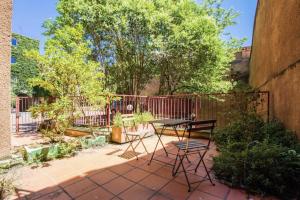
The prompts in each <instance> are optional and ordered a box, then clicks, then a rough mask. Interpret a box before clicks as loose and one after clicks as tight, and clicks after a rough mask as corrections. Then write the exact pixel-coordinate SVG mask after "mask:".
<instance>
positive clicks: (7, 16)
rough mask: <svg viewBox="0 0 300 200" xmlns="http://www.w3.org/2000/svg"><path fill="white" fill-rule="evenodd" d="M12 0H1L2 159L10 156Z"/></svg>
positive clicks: (0, 116)
mask: <svg viewBox="0 0 300 200" xmlns="http://www.w3.org/2000/svg"><path fill="white" fill-rule="evenodd" d="M11 18H12V0H1V1H0V97H1V98H0V159H3V158H6V157H9V155H10V147H11V143H10V141H11V131H10V128H11V127H10V126H11V123H10V110H11V109H10V102H11V98H10V79H11V76H10V70H11V68H10V62H11Z"/></svg>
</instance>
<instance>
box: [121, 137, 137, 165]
mask: <svg viewBox="0 0 300 200" xmlns="http://www.w3.org/2000/svg"><path fill="white" fill-rule="evenodd" d="M126 139H127V140H128V141H129V146H128V147H127V149H126V150H125V151H124V153H123V155H124V154H125V153H126V152H127V151H128V150H129V148H130V147H131V148H132V151H133V153H134V155H135V157H136V159H137V160H138V159H139V157H138V156H137V153H136V152H135V147H134V146H133V142H134V140H135V139H136V137H135V138H134V136H132V137H131V139H130V138H129V136H128V135H126Z"/></svg>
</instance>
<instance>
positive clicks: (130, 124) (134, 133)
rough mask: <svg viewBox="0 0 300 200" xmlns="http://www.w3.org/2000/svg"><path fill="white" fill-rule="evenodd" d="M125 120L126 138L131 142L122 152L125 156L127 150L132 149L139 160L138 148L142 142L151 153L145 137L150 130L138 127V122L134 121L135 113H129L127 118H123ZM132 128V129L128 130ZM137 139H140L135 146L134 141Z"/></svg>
mask: <svg viewBox="0 0 300 200" xmlns="http://www.w3.org/2000/svg"><path fill="white" fill-rule="evenodd" d="M122 121H123V128H124V133H125V138H126V140H127V141H128V142H129V145H128V147H127V148H126V150H125V151H124V153H123V154H122V155H123V156H125V155H126V152H127V151H128V150H129V149H130V147H131V149H132V151H133V154H134V156H135V157H136V159H137V160H138V152H136V151H135V150H136V148H137V147H138V146H139V144H142V145H143V147H144V149H145V151H146V153H147V154H149V152H148V150H147V148H146V146H145V144H144V142H143V139H144V138H145V137H146V136H147V135H148V133H149V132H148V130H145V129H144V128H143V129H142V130H140V129H138V128H136V124H135V122H134V118H133V115H127V116H125V118H124V119H123V120H122ZM128 128H130V129H131V130H128ZM135 141H138V142H137V144H136V145H135V146H134V145H133V143H134V142H135Z"/></svg>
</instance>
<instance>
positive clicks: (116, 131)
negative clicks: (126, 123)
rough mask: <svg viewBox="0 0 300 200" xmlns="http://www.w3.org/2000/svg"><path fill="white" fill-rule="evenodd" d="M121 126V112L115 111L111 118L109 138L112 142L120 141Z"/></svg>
mask: <svg viewBox="0 0 300 200" xmlns="http://www.w3.org/2000/svg"><path fill="white" fill-rule="evenodd" d="M122 126H123V120H122V115H121V113H119V112H117V113H116V114H115V116H114V118H113V125H112V133H111V140H112V141H113V142H117V143H122Z"/></svg>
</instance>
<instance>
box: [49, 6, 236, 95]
mask: <svg viewBox="0 0 300 200" xmlns="http://www.w3.org/2000/svg"><path fill="white" fill-rule="evenodd" d="M57 10H58V13H59V16H58V17H57V18H56V19H55V20H54V21H47V22H45V24H44V26H45V27H46V30H47V31H46V33H45V34H46V35H49V36H51V35H53V33H55V32H56V31H57V30H59V29H61V28H62V27H64V26H65V25H69V26H73V25H76V24H81V25H82V27H83V29H84V35H85V39H86V40H89V41H91V43H90V45H89V48H90V49H91V52H92V53H91V58H92V59H93V60H94V61H96V62H98V63H99V64H98V68H99V69H100V70H103V72H104V73H105V75H106V76H105V86H106V87H107V88H110V90H113V91H116V92H118V93H126V94H139V93H140V92H141V91H142V90H143V88H144V86H145V85H146V84H147V83H148V82H149V81H150V80H151V79H152V78H154V77H155V78H157V79H159V80H160V91H159V92H160V93H161V94H173V93H179V92H215V91H226V90H228V89H229V88H230V85H231V83H230V81H229V80H228V79H227V75H228V69H229V62H230V61H231V60H232V58H233V53H234V49H235V47H237V45H238V44H239V41H238V40H235V39H228V40H224V39H222V37H223V36H224V33H225V32H224V30H225V28H226V27H228V26H230V25H233V24H234V18H235V17H236V16H237V13H236V12H235V11H233V10H231V9H229V10H226V9H223V8H222V7H221V1H219V0H206V1H204V2H203V3H202V4H197V3H196V2H194V1H192V0H151V1H149V0H60V1H59V2H58V5H57Z"/></svg>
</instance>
